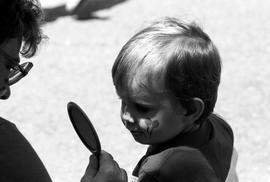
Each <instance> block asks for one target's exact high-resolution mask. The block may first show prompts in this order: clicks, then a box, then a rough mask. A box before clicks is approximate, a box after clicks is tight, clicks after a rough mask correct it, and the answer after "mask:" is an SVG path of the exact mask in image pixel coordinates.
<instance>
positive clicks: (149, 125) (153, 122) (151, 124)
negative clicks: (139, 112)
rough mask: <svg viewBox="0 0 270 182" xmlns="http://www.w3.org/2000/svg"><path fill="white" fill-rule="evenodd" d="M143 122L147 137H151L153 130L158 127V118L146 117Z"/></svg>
mask: <svg viewBox="0 0 270 182" xmlns="http://www.w3.org/2000/svg"><path fill="white" fill-rule="evenodd" d="M145 124H146V125H147V129H146V132H147V133H148V135H149V137H151V136H152V133H153V130H154V129H156V128H158V126H159V122H158V120H152V119H151V118H147V120H145Z"/></svg>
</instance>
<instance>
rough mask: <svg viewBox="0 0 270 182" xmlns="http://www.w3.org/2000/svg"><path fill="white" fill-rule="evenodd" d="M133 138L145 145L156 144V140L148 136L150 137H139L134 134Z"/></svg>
mask: <svg viewBox="0 0 270 182" xmlns="http://www.w3.org/2000/svg"><path fill="white" fill-rule="evenodd" d="M133 138H134V140H135V141H136V142H138V143H140V144H143V145H154V144H156V142H154V141H152V140H153V139H152V138H148V137H146V136H145V137H138V136H134V135H133Z"/></svg>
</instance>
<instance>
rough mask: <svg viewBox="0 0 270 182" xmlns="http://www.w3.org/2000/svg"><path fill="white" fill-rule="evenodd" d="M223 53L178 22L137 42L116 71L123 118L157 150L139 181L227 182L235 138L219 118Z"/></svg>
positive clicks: (156, 26) (156, 27) (158, 25)
mask: <svg viewBox="0 0 270 182" xmlns="http://www.w3.org/2000/svg"><path fill="white" fill-rule="evenodd" d="M220 74H221V60H220V56H219V53H218V50H217V48H216V47H215V45H214V44H213V42H212V41H211V40H210V38H209V36H208V35H207V34H205V33H204V32H203V31H202V29H201V28H199V27H198V26H197V25H196V24H185V23H183V22H180V21H179V20H177V19H174V18H166V19H163V20H161V21H158V22H155V23H153V24H152V25H150V26H148V27H146V28H144V29H143V30H141V31H140V32H139V33H137V34H136V35H134V36H133V37H132V38H131V39H130V40H129V41H128V42H127V43H126V44H125V45H124V47H123V48H122V50H121V51H120V53H119V55H118V57H117V58H116V61H115V63H114V65H113V68H112V77H113V83H114V85H115V87H116V91H117V94H118V95H119V97H120V99H121V100H122V107H121V118H122V121H123V123H124V125H125V126H126V128H127V129H128V130H129V131H130V132H131V134H132V135H133V137H134V139H135V140H136V141H137V142H139V143H142V144H148V145H150V146H149V148H148V150H147V152H146V155H145V156H143V157H142V159H141V160H140V161H139V163H138V164H137V166H136V168H135V169H134V171H133V175H134V176H137V177H139V181H164V182H165V181H225V180H226V178H227V175H228V172H229V169H230V162H231V157H232V152H233V132H232V130H231V128H230V126H229V125H228V124H227V123H226V122H225V121H224V120H223V119H221V118H220V117H219V116H217V115H215V114H213V109H214V107H215V103H216V100H217V92H218V86H219V83H220Z"/></svg>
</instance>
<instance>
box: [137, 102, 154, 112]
mask: <svg viewBox="0 0 270 182" xmlns="http://www.w3.org/2000/svg"><path fill="white" fill-rule="evenodd" d="M135 108H136V109H137V111H139V112H140V113H148V112H149V111H150V110H151V108H150V107H148V106H145V105H142V104H138V103H135Z"/></svg>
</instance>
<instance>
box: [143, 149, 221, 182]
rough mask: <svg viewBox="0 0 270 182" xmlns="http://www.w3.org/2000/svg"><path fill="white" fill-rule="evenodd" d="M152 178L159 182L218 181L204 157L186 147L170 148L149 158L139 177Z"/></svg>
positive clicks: (197, 151)
mask: <svg viewBox="0 0 270 182" xmlns="http://www.w3.org/2000/svg"><path fill="white" fill-rule="evenodd" d="M150 176H151V178H153V179H158V180H157V181H172V182H173V181H181V179H182V180H183V181H192V179H191V178H194V179H193V180H195V181H196V178H203V177H205V179H204V180H206V181H218V180H217V178H216V176H215V172H214V170H213V169H212V168H211V166H210V164H209V163H208V161H207V159H206V158H205V157H204V155H203V154H202V153H201V152H200V151H199V150H197V149H195V148H191V147H186V146H181V147H174V148H169V149H167V150H164V151H162V152H160V153H158V154H155V155H152V156H149V157H148V158H147V159H146V160H145V162H144V164H143V165H142V168H141V170H140V174H139V177H140V178H141V179H142V178H149V177H150ZM188 179H190V180H188ZM200 180H201V179H200ZM204 180H203V181H204ZM142 181H143V180H142Z"/></svg>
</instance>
